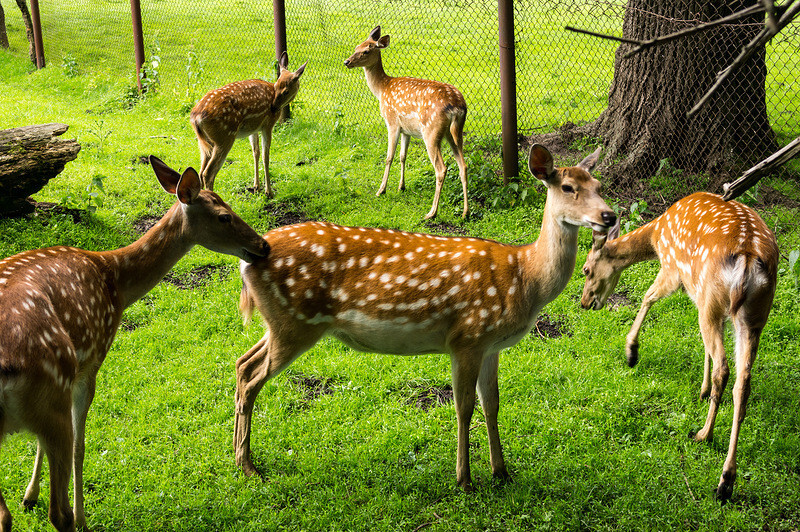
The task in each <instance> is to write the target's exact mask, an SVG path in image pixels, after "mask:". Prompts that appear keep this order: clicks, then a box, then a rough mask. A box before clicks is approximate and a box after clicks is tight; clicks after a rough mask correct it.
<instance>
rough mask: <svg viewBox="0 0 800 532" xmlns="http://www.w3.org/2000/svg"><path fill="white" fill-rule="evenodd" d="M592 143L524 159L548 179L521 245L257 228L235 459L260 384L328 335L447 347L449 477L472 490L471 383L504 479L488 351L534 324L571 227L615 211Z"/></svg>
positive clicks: (550, 295)
mask: <svg viewBox="0 0 800 532" xmlns="http://www.w3.org/2000/svg"><path fill="white" fill-rule="evenodd" d="M598 157H599V150H598V151H596V152H595V153H594V154H592V155H590V156H589V157H587V158H586V159H584V161H583V162H581V163H580V164H579V165H578V166H576V167H571V168H559V169H554V168H553V158H552V156H551V155H550V152H549V151H547V149H546V148H544V147H543V146H540V145H535V146H533V148H532V149H531V152H530V157H529V161H528V167H529V168H530V171H531V173H532V174H533V175H534V176H536V177H537V178H538V179H541V180H542V181H543V182H544V184H545V185H546V187H547V201H546V203H545V209H544V219H543V221H542V230H541V233H540V235H539V239H538V240H537V241H536V242H534V243H532V244H529V245H527V246H512V245H506V244H500V243H498V242H494V241H491V240H483V239H478V238H453V237H444V236H434V235H427V234H419V233H406V232H402V231H394V230H387V229H372V228H363V227H342V226H339V225H333V224H329V223H321V222H308V223H302V224H297V225H291V226H286V227H281V228H278V229H274V230H272V231H270V232H269V233H267V235H266V239H267V241H268V242H269V244H270V249H271V251H270V255H269V257H268V258H267V259H265V260H259V261H256V262H254V263H252V264H247V263H241V272H242V278H243V280H244V287H243V289H242V294H241V298H240V305H239V306H240V309H241V310H242V313H243V314H244V316H245V319H247V318H249V316H250V315H251V313H252V311H253V308H254V307H255V308H257V309H258V311H259V313H260V314H261V316H262V317H263V319H264V321H265V324H266V326H267V329H268V330H267V332H266V334H265V335H264V337H263V338H262V339H261V340H260V341H259V342H258V343H256V344H255V345H254V346H253V347H252V348H251V349H250V350H249V351H247V353H245V354H244V355H242V357H241V358H239V360H238V361H237V363H236V377H237V385H236V427H235V431H234V440H233V441H234V447H235V449H236V462H237V464H239V465H240V466H242V468H243V469H244V471H245V473H247V474H254V473H258V470H257V469H256V467H255V465H254V464H253V462H252V460H251V458H250V424H251V417H252V411H253V404H254V403H255V400H256V397H257V395H258V392H259V391H260V390H261V388H262V386H263V385H264V383H265V382H266V381H267V380H268V379H270V378H272V377H274V376H275V375H277V374H278V373H280V372H281V371H282V370H283V369H285V368H286V367H287V366H288V365H289V364H290V363H291V362H292V361H293V360H295V359H296V358H297V357H299V356H300V355H301V354H302V353H304V352H305V351H307V350H309V349H310V348H311V347H313V346H314V345H315V344H316V343H317V341H319V339H320V338H322V337H323V336H325V335H331V336H334V337H335V338H338V339H339V340H341V341H342V342H344V343H345V344H347V345H349V346H350V347H352V348H353V349H356V350H357V351H366V352H374V353H387V354H408V355H416V354H423V353H447V354H449V355H450V361H451V365H452V375H453V392H454V396H455V405H456V416H457V418H458V450H457V465H456V470H457V479H458V485H459V486H461V487H462V488H463V489H464V490H465V491H470V490H471V489H472V480H471V476H470V467H469V424H470V420H471V418H472V412H473V408H474V405H475V391H476V390H475V388H476V385H477V391H478V395H479V396H480V400H481V404H482V406H483V411H484V415H485V417H486V428H487V431H488V435H489V444H490V459H491V466H492V472H493V473H494V475H495V476H498V477H507V476H508V473H507V472H506V466H505V462H504V461H503V453H502V450H501V446H500V435H499V432H498V426H497V412H498V408H499V394H498V388H497V366H498V355H499V352H500V350H501V349H503V348H505V347H510V346H512V345H515V344H516V343H517V342H519V341H520V340H521V339H522V338H523V337H524V336H525V335H526V334H527V333H528V331H530V330H531V327H533V325H534V323H535V321H536V316H537V315H538V313H539V311H540V310H541V308H542V307H543V306H544V305H545V304H547V303H548V302H550V301H552V300H553V299H555V297H556V296H558V294H559V293H561V291H562V290H563V289H564V286H565V285H566V284H567V281H569V279H570V277H571V275H572V272H573V270H574V269H575V256H576V254H577V238H578V227H580V226H585V227H592V228H593V229H595V230H598V231H603V230H605V229H607V228H608V227H611V226H612V225H613V224H614V221H615V220H616V216H615V214H614V212H613V211H611V210H610V209H609V208H608V206H607V205H606V204H605V202H604V201H603V199H602V198H601V197H600V195H599V193H598V191H599V188H600V183H599V182H598V181H597V180H596V179H594V178H593V177H592V176H591V175H590V174H589V171H590V170H591V168H592V167H594V165H595V164H596V162H597V159H598Z"/></svg>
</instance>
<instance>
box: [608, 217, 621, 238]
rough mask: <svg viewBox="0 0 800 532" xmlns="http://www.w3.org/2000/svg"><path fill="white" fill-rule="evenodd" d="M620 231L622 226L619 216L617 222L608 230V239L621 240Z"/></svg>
mask: <svg viewBox="0 0 800 532" xmlns="http://www.w3.org/2000/svg"><path fill="white" fill-rule="evenodd" d="M619 231H620V224H619V216H617V222H616V223H615V224H614V225H613V226H612V227H611V229H609V230H608V239H609V240H614V239H615V238H619Z"/></svg>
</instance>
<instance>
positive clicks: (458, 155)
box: [447, 121, 469, 218]
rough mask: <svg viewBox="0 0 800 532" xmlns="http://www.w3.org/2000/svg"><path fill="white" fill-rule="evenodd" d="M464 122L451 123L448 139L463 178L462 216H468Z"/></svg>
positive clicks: (460, 175) (459, 175) (459, 173)
mask: <svg viewBox="0 0 800 532" xmlns="http://www.w3.org/2000/svg"><path fill="white" fill-rule="evenodd" d="M463 127H464V124H463V123H462V124H459V123H458V122H455V121H454V122H453V123H451V124H450V134H449V135H448V136H447V140H448V142H449V143H450V148H451V149H452V150H453V156H454V157H455V159H456V164H457V165H458V177H459V179H461V189H462V191H463V193H464V212H462V213H461V217H462V218H466V217H467V215H468V214H469V205H468V204H467V163H466V162H464V144H463V143H464V135H463V131H462V128H463Z"/></svg>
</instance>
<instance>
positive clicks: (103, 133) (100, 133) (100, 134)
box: [87, 118, 113, 155]
mask: <svg viewBox="0 0 800 532" xmlns="http://www.w3.org/2000/svg"><path fill="white" fill-rule="evenodd" d="M87 131H88V132H89V134H90V135H94V137H95V138H96V139H97V144H96V146H97V154H98V155H102V153H103V148H104V147H105V143H106V139H108V137H109V136H110V135H111V133H113V131H111V130H110V129H107V128H106V123H105V120H103V119H102V118H98V119H97V120H95V121H94V126H92V127H90V128H89V129H88V130H87Z"/></svg>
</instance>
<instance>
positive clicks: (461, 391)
mask: <svg viewBox="0 0 800 532" xmlns="http://www.w3.org/2000/svg"><path fill="white" fill-rule="evenodd" d="M473 355H474V353H470V352H468V351H460V352H456V353H454V354H453V355H451V356H450V364H451V371H452V374H453V398H454V399H455V406H456V418H457V422H458V446H457V448H456V483H457V484H458V486H459V487H460V488H461V489H462V490H464V491H465V492H466V493H470V492H472V475H471V473H470V467H469V425H470V422H471V421H472V414H473V412H474V410H475V386H476V384H477V382H478V375H479V373H480V370H481V368H480V363H479V362H478V360H480V358H479V357H474V356H473Z"/></svg>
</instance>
